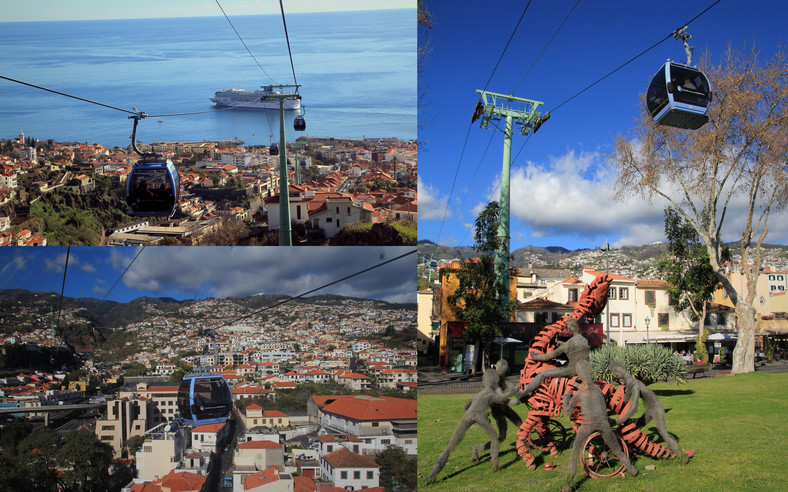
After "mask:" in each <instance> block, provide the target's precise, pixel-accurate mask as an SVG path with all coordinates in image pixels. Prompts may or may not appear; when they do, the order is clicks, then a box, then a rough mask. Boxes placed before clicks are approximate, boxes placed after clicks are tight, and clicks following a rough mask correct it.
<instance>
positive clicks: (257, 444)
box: [238, 441, 282, 449]
mask: <svg viewBox="0 0 788 492" xmlns="http://www.w3.org/2000/svg"><path fill="white" fill-rule="evenodd" d="M281 447H282V446H280V445H279V443H275V442H273V441H247V442H242V443H241V444H239V445H238V449H277V448H281Z"/></svg>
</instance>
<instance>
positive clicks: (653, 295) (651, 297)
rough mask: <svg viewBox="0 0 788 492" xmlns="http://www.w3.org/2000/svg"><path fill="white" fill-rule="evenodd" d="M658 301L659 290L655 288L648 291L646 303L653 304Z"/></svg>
mask: <svg viewBox="0 0 788 492" xmlns="http://www.w3.org/2000/svg"><path fill="white" fill-rule="evenodd" d="M656 303H657V292H656V291H654V290H647V291H646V304H647V305H649V306H653V305H655V304H656Z"/></svg>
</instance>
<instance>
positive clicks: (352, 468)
mask: <svg viewBox="0 0 788 492" xmlns="http://www.w3.org/2000/svg"><path fill="white" fill-rule="evenodd" d="M320 471H321V473H322V474H323V478H324V479H325V480H328V481H329V482H332V483H333V484H334V486H335V487H340V488H343V489H346V490H359V489H368V488H372V487H377V486H379V484H380V466H378V464H377V463H375V462H374V461H373V460H371V459H370V458H368V457H366V456H362V455H360V454H357V453H354V452H352V451H349V450H348V449H346V448H344V447H341V448H339V449H337V450H336V451H333V452H331V453H328V454H326V455H323V457H322V458H320Z"/></svg>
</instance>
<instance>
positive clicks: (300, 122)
mask: <svg viewBox="0 0 788 492" xmlns="http://www.w3.org/2000/svg"><path fill="white" fill-rule="evenodd" d="M293 129H295V131H297V132H303V131H306V120H304V117H303V116H301V115H298V116H296V117H295V119H294V120H293Z"/></svg>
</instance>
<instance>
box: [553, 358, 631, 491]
mask: <svg viewBox="0 0 788 492" xmlns="http://www.w3.org/2000/svg"><path fill="white" fill-rule="evenodd" d="M575 367H576V369H577V372H578V374H577V377H578V379H580V380H582V382H581V383H580V386H579V387H578V388H577V391H576V392H575V393H574V395H573V396H571V398H570V395H571V392H567V393H566V394H565V395H564V401H563V409H564V413H566V414H567V415H570V414H571V413H572V410H573V409H574V408H575V406H576V405H577V404H578V403H579V404H580V411H581V413H582V423H581V425H580V428H579V429H578V431H577V435H576V436H575V441H574V442H573V443H572V454H571V456H570V457H569V465H568V466H567V474H568V477H567V485H566V486H565V487H564V489H563V490H564V492H568V491H571V490H572V485H571V484H572V478H573V477H574V476H575V473H576V472H577V464H578V460H579V458H580V453H581V451H582V448H583V444H584V443H585V441H586V439H588V437H589V436H590V435H591V434H593V433H594V432H597V431H598V432H600V433H601V434H602V438H603V439H604V441H605V444H607V446H608V447H609V448H610V449H612V450H613V452H614V453H615V455H616V456H617V457H618V459H619V460H621V463H623V464H624V466H625V467H626V469H627V471H628V472H629V474H630V475H632V476H633V477H634V476H637V474H638V469H637V468H635V467H634V466H633V465H632V463H631V462H630V461H629V458H627V455H626V454H624V451H623V450H622V449H621V445H620V444H619V442H618V439H617V438H616V435H615V434H614V433H613V430H612V429H611V428H610V424H609V423H608V421H607V404H606V403H605V397H604V396H603V395H602V390H601V389H599V386H597V385H596V383H595V382H594V380H593V378H592V376H591V364H590V363H589V362H588V361H585V360H581V361H578V362H577V363H576V365H575ZM567 400H568V401H567Z"/></svg>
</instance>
